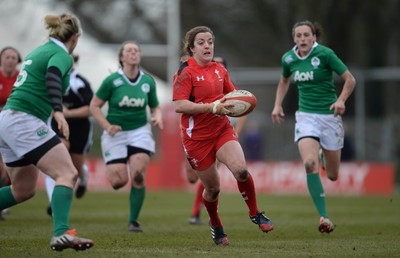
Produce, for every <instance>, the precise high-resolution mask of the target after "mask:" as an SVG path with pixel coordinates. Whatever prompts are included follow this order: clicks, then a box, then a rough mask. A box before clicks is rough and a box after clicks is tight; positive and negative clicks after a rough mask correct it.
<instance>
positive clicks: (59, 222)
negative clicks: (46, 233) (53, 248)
mask: <svg viewBox="0 0 400 258" xmlns="http://www.w3.org/2000/svg"><path fill="white" fill-rule="evenodd" d="M73 192H74V191H73V190H72V189H71V188H69V187H66V186H64V185H56V186H55V187H54V191H53V195H52V197H51V209H52V211H53V224H54V236H61V235H62V234H64V233H65V231H67V230H69V212H70V210H71V203H72V196H73Z"/></svg>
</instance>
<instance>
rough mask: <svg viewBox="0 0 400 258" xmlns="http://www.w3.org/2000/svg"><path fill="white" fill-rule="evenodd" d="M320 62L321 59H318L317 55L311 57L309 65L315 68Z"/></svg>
mask: <svg viewBox="0 0 400 258" xmlns="http://www.w3.org/2000/svg"><path fill="white" fill-rule="evenodd" d="M320 64H321V61H320V60H319V58H318V57H313V58H312V59H311V65H312V66H313V67H314V69H315V68H318V66H319V65H320Z"/></svg>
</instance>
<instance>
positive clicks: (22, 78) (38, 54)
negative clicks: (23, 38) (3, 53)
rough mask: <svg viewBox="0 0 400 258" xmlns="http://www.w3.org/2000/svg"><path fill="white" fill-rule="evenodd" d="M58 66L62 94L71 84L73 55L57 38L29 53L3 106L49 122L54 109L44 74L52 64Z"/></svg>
mask: <svg viewBox="0 0 400 258" xmlns="http://www.w3.org/2000/svg"><path fill="white" fill-rule="evenodd" d="M52 66H54V67H57V68H58V70H60V72H61V76H62V91H63V95H64V93H65V91H66V89H67V88H68V86H69V72H70V69H71V67H72V58H71V56H70V55H69V53H68V51H67V49H66V48H65V46H64V45H63V44H62V43H61V42H60V41H58V40H54V39H50V40H49V41H48V42H47V43H45V44H43V45H42V46H40V47H38V48H36V49H35V50H33V51H32V52H31V53H29V54H28V55H27V56H26V58H25V59H24V62H23V63H22V67H21V70H20V72H19V75H18V78H17V80H16V82H15V83H14V87H13V90H12V92H11V95H10V97H9V98H8V100H7V103H6V105H5V107H4V109H3V110H6V109H12V110H18V111H22V112H25V113H28V114H31V115H33V116H36V117H37V118H39V119H41V120H43V121H44V122H46V123H47V120H48V118H49V117H50V115H51V112H52V111H53V106H52V105H51V102H50V97H49V94H48V93H47V86H46V84H45V76H46V73H47V69H48V68H49V67H52Z"/></svg>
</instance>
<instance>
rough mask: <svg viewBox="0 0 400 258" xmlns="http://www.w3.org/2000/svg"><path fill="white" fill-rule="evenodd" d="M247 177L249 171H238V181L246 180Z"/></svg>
mask: <svg viewBox="0 0 400 258" xmlns="http://www.w3.org/2000/svg"><path fill="white" fill-rule="evenodd" d="M248 178H249V171H248V170H247V169H244V170H242V171H240V172H239V181H242V182H243V181H246V180H247V179H248Z"/></svg>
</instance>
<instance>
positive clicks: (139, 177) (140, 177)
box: [133, 172, 144, 185]
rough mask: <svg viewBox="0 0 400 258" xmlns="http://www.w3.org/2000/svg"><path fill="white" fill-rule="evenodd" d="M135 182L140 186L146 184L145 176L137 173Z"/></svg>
mask: <svg viewBox="0 0 400 258" xmlns="http://www.w3.org/2000/svg"><path fill="white" fill-rule="evenodd" d="M133 181H135V183H136V184H138V185H142V184H143V182H144V177H143V174H142V173H140V172H136V174H135V176H134V177H133Z"/></svg>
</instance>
